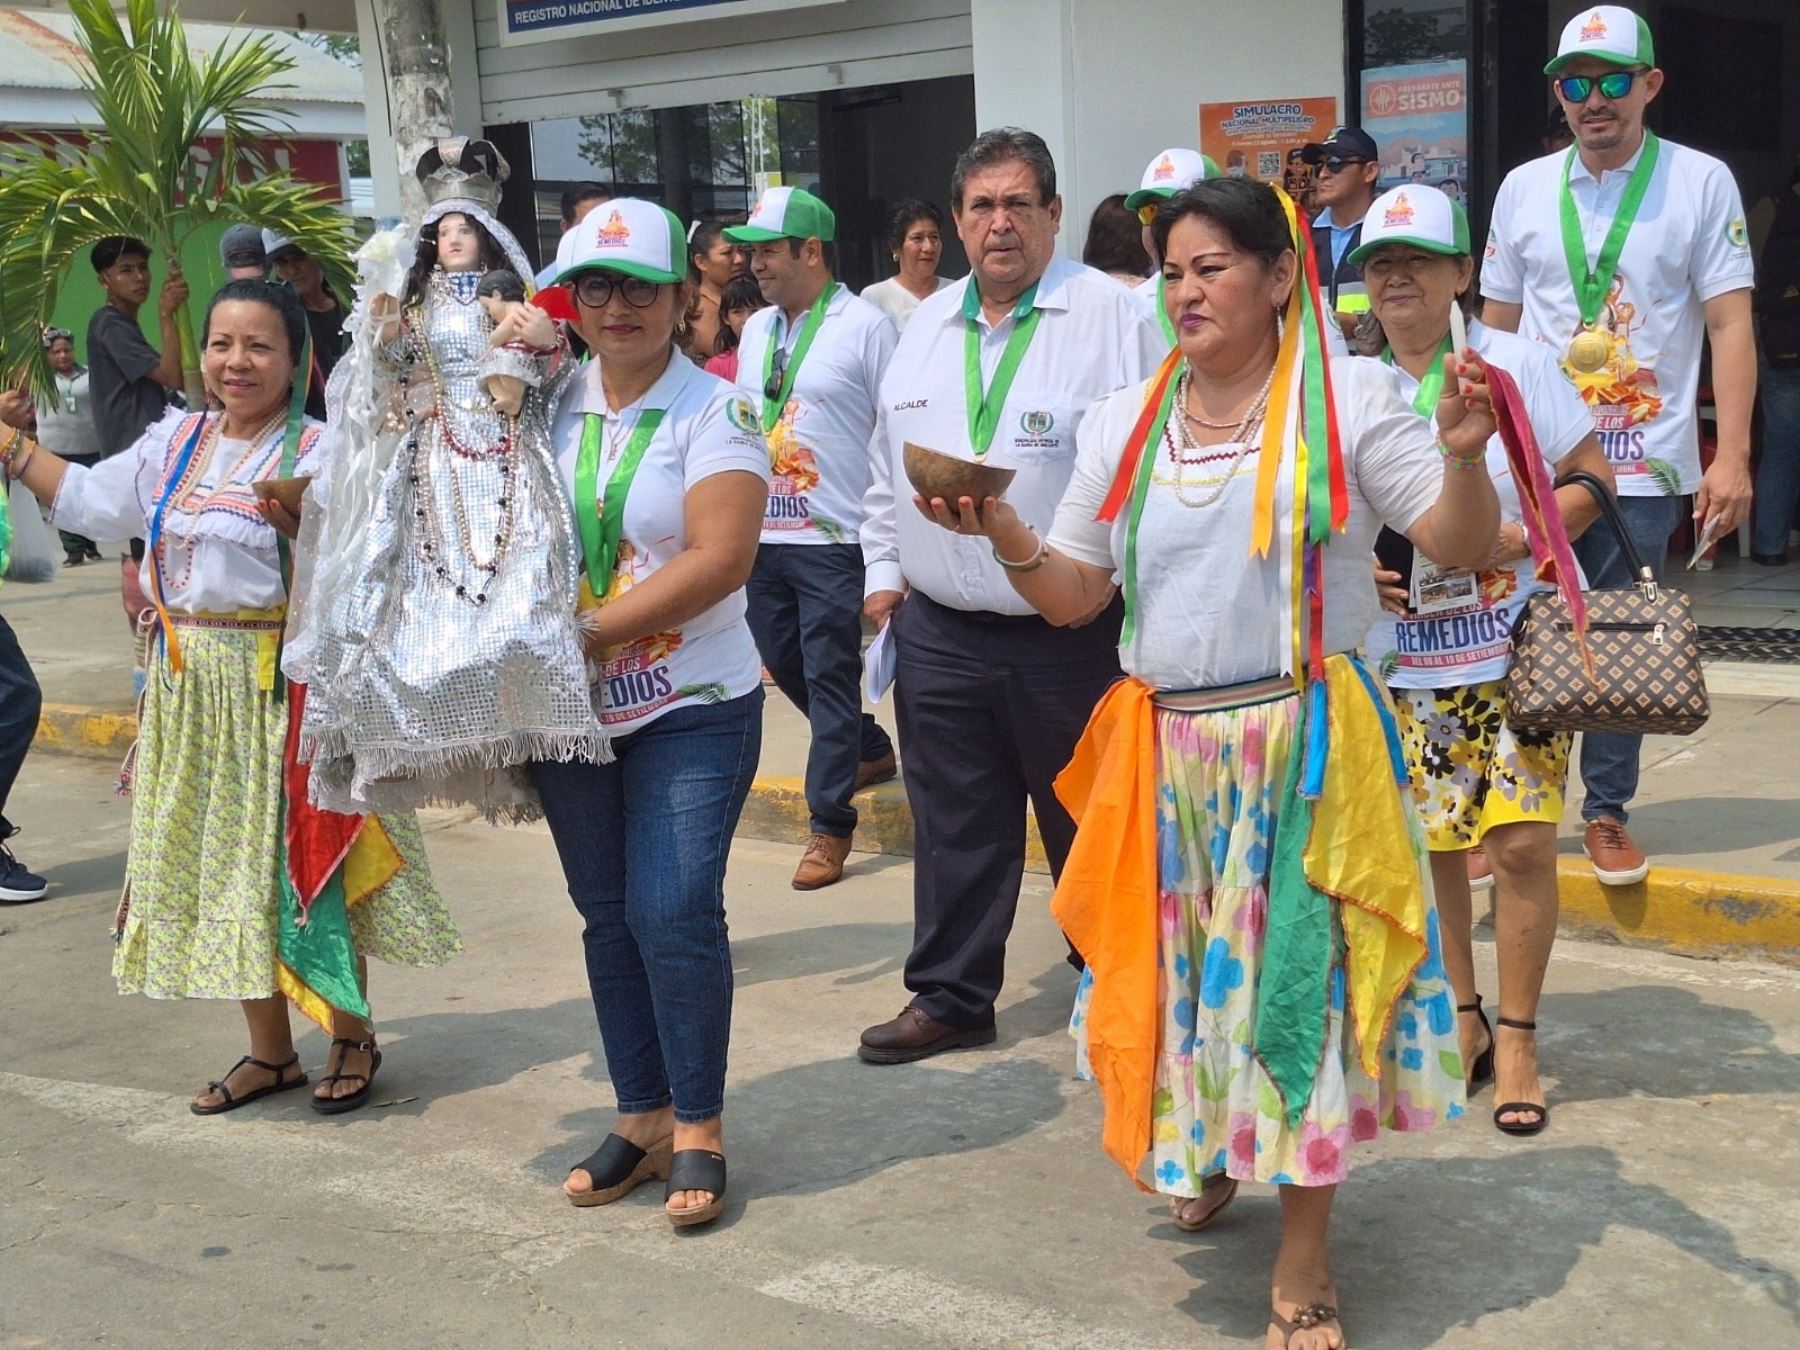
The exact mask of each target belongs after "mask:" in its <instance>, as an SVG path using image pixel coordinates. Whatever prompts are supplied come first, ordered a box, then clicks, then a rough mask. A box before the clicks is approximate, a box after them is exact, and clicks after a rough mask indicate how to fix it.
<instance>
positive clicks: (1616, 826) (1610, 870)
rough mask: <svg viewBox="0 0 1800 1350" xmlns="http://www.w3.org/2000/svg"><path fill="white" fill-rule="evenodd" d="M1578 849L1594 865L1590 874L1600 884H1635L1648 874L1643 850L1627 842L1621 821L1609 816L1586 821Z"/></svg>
mask: <svg viewBox="0 0 1800 1350" xmlns="http://www.w3.org/2000/svg"><path fill="white" fill-rule="evenodd" d="M1581 851H1582V852H1583V853H1585V854H1587V856H1588V861H1589V862H1591V863H1592V864H1593V865H1594V876H1595V877H1597V878H1598V879H1599V882H1600V884H1601V885H1602V886H1635V885H1636V884H1637V883H1638V882H1640V881H1642V880H1643V879H1644V878H1645V877H1647V876H1649V875H1650V863H1649V861H1648V860H1647V859H1646V858H1645V857H1644V851H1643V850H1642V849H1641V848H1639V847H1638V846H1637V845H1636V844H1634V843H1632V842H1631V836H1630V835H1629V834H1627V833H1625V826H1624V823H1623V822H1621V821H1617V820H1614V819H1613V818H1612V817H1611V816H1598V817H1596V818H1595V819H1593V820H1590V821H1589V822H1588V823H1587V829H1586V830H1584V831H1582V835H1581Z"/></svg>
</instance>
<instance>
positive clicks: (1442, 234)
mask: <svg viewBox="0 0 1800 1350" xmlns="http://www.w3.org/2000/svg"><path fill="white" fill-rule="evenodd" d="M1383 244H1411V245H1412V246H1413V247H1414V248H1422V249H1424V250H1425V251H1426V252H1427V253H1443V254H1447V255H1452V256H1454V255H1458V254H1467V253H1468V251H1469V218H1468V216H1467V215H1465V214H1464V213H1463V209H1462V207H1460V206H1458V205H1457V204H1456V203H1455V202H1453V201H1451V200H1450V198H1449V197H1447V196H1446V195H1445V194H1444V193H1442V192H1440V191H1438V189H1436V188H1434V187H1431V186H1429V185H1428V184H1425V183H1404V184H1402V185H1401V186H1399V187H1397V188H1389V189H1388V190H1387V191H1386V192H1384V193H1382V194H1381V195H1380V196H1379V197H1377V198H1376V199H1375V200H1374V202H1373V203H1372V204H1371V205H1370V207H1369V214H1368V215H1366V216H1364V217H1363V223H1362V241H1361V242H1360V243H1359V244H1357V246H1356V247H1355V248H1354V249H1352V250H1351V252H1350V264H1351V266H1353V267H1361V266H1362V263H1363V259H1365V258H1367V257H1368V256H1369V255H1370V254H1371V253H1373V252H1374V251H1375V250H1376V249H1378V248H1380V247H1381V246H1382V245H1383Z"/></svg>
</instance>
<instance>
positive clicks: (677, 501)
mask: <svg viewBox="0 0 1800 1350" xmlns="http://www.w3.org/2000/svg"><path fill="white" fill-rule="evenodd" d="M683 246H684V242H683V239H682V232H681V222H680V221H678V220H677V219H676V218H675V217H674V216H673V215H671V214H670V213H669V212H668V211H665V210H664V209H663V208H662V207H660V206H657V205H656V204H655V203H653V202H646V201H640V200H636V199H633V198H617V199H615V200H613V201H611V202H609V203H607V205H606V208H605V209H604V210H601V211H596V212H594V213H593V214H592V215H591V216H589V217H588V218H587V219H586V220H585V221H583V222H582V223H581V224H580V225H578V226H576V227H575V229H574V231H572V232H571V235H570V242H569V243H568V244H567V245H565V252H564V255H563V256H564V269H563V271H562V273H561V275H560V276H559V277H558V278H557V281H558V284H560V285H563V286H566V287H567V288H568V289H569V290H570V291H571V292H572V299H573V302H574V310H575V314H576V321H575V328H576V331H577V332H579V333H580V335H581V338H582V340H583V341H584V342H586V343H587V346H588V350H589V351H590V352H592V353H593V360H592V361H590V362H589V363H588V364H587V365H586V367H584V369H583V371H582V373H581V378H579V379H577V380H575V381H573V382H572V383H571V384H570V385H569V387H568V389H567V391H566V393H565V395H564V398H563V401H562V405H561V407H560V408H559V409H558V411H557V414H556V420H555V424H554V426H553V428H552V432H551V439H552V444H553V447H554V450H555V454H556V459H557V464H558V467H559V468H560V469H561V471H562V476H563V481H564V483H565V484H566V485H567V486H568V488H569V491H570V499H571V504H572V506H573V508H574V512H575V527H576V537H577V538H578V539H579V540H580V543H581V553H582V558H581V563H582V586H581V607H582V631H583V640H584V644H585V646H586V648H587V653H588V670H589V675H590V677H591V679H592V682H593V698H594V706H595V710H596V712H597V713H598V714H599V716H600V720H601V723H602V725H604V726H605V727H606V729H607V731H608V733H609V734H610V738H611V745H612V750H613V755H614V758H613V760H612V762H611V763H607V764H589V763H583V762H580V761H569V762H564V763H557V762H540V763H537V764H534V765H533V766H532V779H533V782H534V784H535V785H536V787H537V790H538V793H539V796H540V797H541V798H542V801H543V807H544V819H545V820H546V822H547V823H548V824H549V826H550V833H551V835H552V837H553V838H554V839H555V841H556V851H557V854H558V856H559V857H560V858H561V860H562V866H563V874H564V876H565V877H566V879H567V881H568V884H569V895H570V898H571V899H573V900H574V902H575V907H576V909H577V910H578V911H580V913H581V916H582V918H583V919H584V920H585V921H586V927H585V929H584V931H583V933H582V941H583V945H584V947H585V951H586V958H587V973H588V985H589V987H590V989H591V991H592V993H593V999H594V1012H595V1015H596V1017H597V1019H598V1021H599V1024H600V1040H601V1044H602V1046H603V1048H604V1050H605V1053H606V1068H607V1074H608V1077H609V1078H610V1079H611V1080H612V1085H613V1090H614V1093H615V1094H616V1097H617V1101H618V1112H619V1114H618V1121H617V1124H616V1125H615V1126H614V1128H613V1131H612V1132H611V1133H610V1134H608V1135H607V1136H606V1138H605V1139H604V1140H603V1141H602V1142H601V1144H600V1146H599V1148H597V1149H596V1150H595V1151H594V1153H593V1154H592V1155H591V1156H589V1157H588V1158H586V1159H585V1160H583V1161H582V1162H580V1163H578V1164H577V1165H576V1166H575V1167H574V1168H572V1169H571V1170H570V1173H569V1177H568V1180H567V1181H566V1182H565V1183H564V1185H563V1193H564V1194H565V1195H566V1196H567V1197H568V1198H569V1201H570V1203H572V1204H576V1205H604V1204H609V1203H611V1202H612V1201H614V1200H617V1199H619V1198H620V1197H622V1196H624V1195H626V1194H627V1193H628V1192H630V1191H631V1189H632V1188H633V1187H635V1186H636V1185H638V1184H639V1183H640V1182H642V1181H645V1180H648V1179H650V1178H652V1177H660V1178H664V1179H666V1181H667V1186H666V1191H665V1209H666V1212H667V1213H668V1216H669V1221H670V1222H671V1223H672V1224H674V1225H675V1226H677V1227H684V1226H688V1225H693V1224H702V1223H707V1222H710V1221H711V1220H713V1219H715V1218H717V1217H718V1215H719V1213H720V1211H721V1210H722V1209H723V1208H724V1204H725V1156H724V1152H723V1149H724V1140H725V1135H724V1118H723V1112H724V1094H725V1060H726V1051H727V1048H728V1043H729V1040H730V1034H731V988H732V985H731V949H730V946H729V943H728V941H727V936H726V928H725V890H724V882H725V862H726V853H727V850H728V849H729V847H730V843H731V835H732V832H733V830H735V829H736V827H737V819H738V813H739V812H740V811H741V810H742V809H743V805H744V799H745V797H746V796H748V794H749V791H750V781H751V778H752V776H753V775H754V774H755V772H756V761H757V756H758V754H759V753H760V751H761V747H762V703H763V693H762V668H761V664H760V663H759V661H758V660H757V655H756V646H755V644H754V642H753V641H752V640H751V637H750V629H749V627H748V625H747V624H746V623H745V620H744V609H745V601H744V582H745V581H746V579H748V577H749V575H750V565H751V563H752V562H753V561H754V560H755V557H756V546H757V541H758V539H759V538H760V537H761V532H762V517H763V508H764V505H765V502H766V499H767V496H768V484H769V451H768V447H767V445H765V444H764V442H763V437H762V430H761V423H760V421H759V418H758V412H757V410H756V408H755V407H753V406H752V405H751V403H750V401H749V400H748V399H747V398H746V397H745V396H744V395H742V394H741V393H739V392H737V391H736V390H735V389H734V388H733V387H732V386H731V385H729V384H726V383H725V382H724V381H723V380H721V379H719V378H718V377H717V376H714V375H709V374H707V373H706V372H705V371H703V370H701V369H699V368H698V367H697V366H695V365H693V364H692V363H691V362H689V361H687V360H685V359H683V357H682V355H681V353H680V351H679V349H678V348H677V346H676V333H677V325H678V323H679V321H680V318H681V314H682V310H683V307H684V303H685V297H684V295H683V293H682V290H683V288H682V261H681V260H682V250H683Z"/></svg>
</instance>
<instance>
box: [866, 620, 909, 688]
mask: <svg viewBox="0 0 1800 1350" xmlns="http://www.w3.org/2000/svg"><path fill="white" fill-rule="evenodd" d="M893 631H894V620H893V619H892V618H891V617H890V618H889V619H888V621H887V622H886V623H884V624H883V625H882V626H881V631H880V632H879V633H877V634H875V640H874V641H873V642H871V643H870V644H869V650H868V651H866V652H864V653H863V695H864V697H866V698H867V699H868V700H869V702H871V703H879V702H881V696H882V695H883V694H885V693H887V691H888V686H889V685H891V684H893V682H894V672H895V671H896V670H898V669H899V666H900V649H899V648H898V647H896V646H894V643H893V639H892V637H891V636H890V634H892V633H893Z"/></svg>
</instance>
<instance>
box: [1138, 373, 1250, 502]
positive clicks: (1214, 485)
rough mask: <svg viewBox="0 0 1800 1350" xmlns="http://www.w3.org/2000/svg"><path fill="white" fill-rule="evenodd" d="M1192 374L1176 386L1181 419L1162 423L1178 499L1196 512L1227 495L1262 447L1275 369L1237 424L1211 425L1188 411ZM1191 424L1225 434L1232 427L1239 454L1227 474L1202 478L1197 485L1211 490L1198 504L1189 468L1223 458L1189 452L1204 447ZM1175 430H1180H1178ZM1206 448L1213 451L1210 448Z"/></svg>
mask: <svg viewBox="0 0 1800 1350" xmlns="http://www.w3.org/2000/svg"><path fill="white" fill-rule="evenodd" d="M1192 373H1193V372H1192V370H1191V368H1184V369H1183V370H1182V372H1181V379H1180V381H1179V382H1178V383H1177V384H1176V386H1175V402H1176V403H1177V404H1178V405H1180V410H1181V416H1180V417H1179V418H1170V419H1169V420H1168V421H1166V422H1164V423H1163V440H1164V442H1165V443H1166V444H1167V445H1168V448H1169V458H1170V459H1171V460H1173V461H1174V464H1175V500H1176V501H1178V502H1180V503H1181V504H1182V505H1183V506H1185V507H1187V508H1189V509H1190V510H1196V511H1197V510H1200V509H1201V508H1203V507H1208V506H1211V505H1212V504H1213V503H1214V502H1216V501H1218V500H1219V498H1221V497H1223V496H1224V495H1225V489H1226V488H1228V487H1230V486H1231V480H1232V479H1233V478H1236V477H1237V474H1238V470H1239V469H1241V468H1243V466H1244V461H1245V459H1247V458H1248V457H1249V455H1250V452H1251V451H1253V450H1256V449H1258V448H1259V444H1258V441H1259V438H1258V435H1257V433H1258V432H1260V431H1261V429H1262V424H1263V419H1264V417H1265V415H1266V414H1267V412H1268V407H1269V390H1270V389H1271V388H1273V387H1274V383H1275V370H1274V367H1272V366H1271V367H1270V369H1269V378H1268V379H1267V380H1265V381H1263V387H1262V391H1261V392H1260V393H1258V394H1257V396H1256V397H1255V398H1254V399H1252V400H1251V402H1250V407H1249V408H1248V409H1247V410H1246V411H1245V413H1244V415H1243V417H1242V418H1241V419H1240V420H1239V421H1238V422H1236V423H1235V424H1230V423H1219V422H1208V421H1207V420H1206V419H1204V418H1201V417H1195V416H1194V415H1193V414H1192V413H1190V412H1189V411H1188V390H1189V388H1190V387H1191V385H1192ZM1189 422H1194V423H1197V424H1198V425H1200V426H1203V427H1207V428H1208V429H1210V430H1213V431H1223V430H1226V429H1227V428H1229V429H1230V430H1231V433H1232V435H1231V440H1232V441H1234V442H1236V444H1237V453H1236V454H1235V455H1233V456H1232V458H1231V463H1230V464H1229V465H1228V466H1227V467H1226V469H1225V472H1224V474H1223V475H1222V476H1220V477H1218V478H1207V479H1203V480H1201V482H1200V483H1199V484H1198V486H1200V487H1207V488H1210V489H1211V491H1209V492H1208V493H1207V494H1206V495H1205V496H1204V497H1201V498H1200V499H1199V500H1197V501H1196V500H1194V499H1192V498H1190V497H1189V496H1188V495H1187V492H1188V488H1187V469H1188V466H1190V465H1195V466H1197V465H1200V464H1203V463H1207V462H1209V461H1216V460H1217V459H1218V458H1220V457H1219V456H1218V455H1200V456H1194V455H1192V454H1190V453H1189V452H1192V451H1198V450H1200V449H1201V448H1202V447H1201V446H1200V445H1199V444H1197V443H1196V442H1195V440H1194V433H1193V431H1192V430H1191V429H1190V428H1189V426H1188V423H1189ZM1172 428H1178V430H1175V429H1172ZM1206 448H1208V449H1210V448H1211V447H1206Z"/></svg>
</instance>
